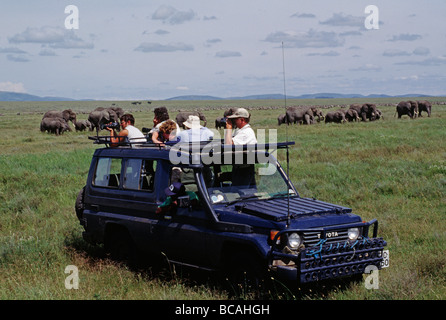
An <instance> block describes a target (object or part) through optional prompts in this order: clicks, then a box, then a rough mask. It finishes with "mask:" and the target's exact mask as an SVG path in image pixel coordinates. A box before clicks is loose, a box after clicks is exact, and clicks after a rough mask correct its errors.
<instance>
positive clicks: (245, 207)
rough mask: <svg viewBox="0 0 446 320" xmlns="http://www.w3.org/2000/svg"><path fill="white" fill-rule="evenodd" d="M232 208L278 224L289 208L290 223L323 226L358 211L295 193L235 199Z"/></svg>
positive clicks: (349, 219) (355, 217) (350, 217)
mask: <svg viewBox="0 0 446 320" xmlns="http://www.w3.org/2000/svg"><path fill="white" fill-rule="evenodd" d="M227 209H230V208H229V207H228V208H227ZM233 209H235V210H236V211H237V212H238V213H244V214H246V215H249V216H253V217H258V218H260V219H263V220H267V221H270V222H274V223H279V224H280V223H283V222H286V221H287V220H288V212H289V217H290V227H299V228H311V227H315V226H318V227H323V226H327V225H336V224H344V223H351V222H359V221H361V218H360V217H359V216H358V215H355V214H352V209H350V208H347V207H344V206H340V205H335V204H332V203H327V202H323V201H320V200H316V199H313V198H301V197H298V196H293V197H290V198H289V199H288V198H287V197H283V198H278V199H268V200H252V201H245V202H239V203H237V204H235V205H234V207H233ZM226 211H227V210H226Z"/></svg>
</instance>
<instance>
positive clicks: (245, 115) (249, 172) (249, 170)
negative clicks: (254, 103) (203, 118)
mask: <svg viewBox="0 0 446 320" xmlns="http://www.w3.org/2000/svg"><path fill="white" fill-rule="evenodd" d="M227 118H228V120H227V121H226V130H225V144H229V145H235V146H237V145H246V144H257V138H256V135H255V133H254V130H253V129H252V128H251V126H250V125H249V120H250V114H249V112H248V110H246V109H244V108H238V109H237V110H236V111H235V112H234V113H233V114H232V115H230V116H228V117H227ZM234 126H235V127H236V128H237V129H236V130H234V133H232V129H233V127H234ZM254 169H255V167H254V164H253V163H241V164H240V163H235V164H233V166H232V186H233V187H235V188H237V187H244V188H252V187H255V185H256V181H255V170H254Z"/></svg>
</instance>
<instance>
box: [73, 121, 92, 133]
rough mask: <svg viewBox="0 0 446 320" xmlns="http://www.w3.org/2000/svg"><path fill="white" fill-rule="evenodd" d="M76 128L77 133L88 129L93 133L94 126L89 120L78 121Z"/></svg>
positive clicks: (75, 124)
mask: <svg viewBox="0 0 446 320" xmlns="http://www.w3.org/2000/svg"><path fill="white" fill-rule="evenodd" d="M74 127H75V128H76V131H84V130H87V129H89V131H93V126H92V124H91V122H90V121H88V120H76V122H75V123H74Z"/></svg>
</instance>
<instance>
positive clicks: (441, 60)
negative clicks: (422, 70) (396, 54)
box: [395, 56, 446, 67]
mask: <svg viewBox="0 0 446 320" xmlns="http://www.w3.org/2000/svg"><path fill="white" fill-rule="evenodd" d="M395 64H396V65H415V66H425V67H432V66H442V65H446V56H441V57H433V58H428V59H425V60H422V61H404V62H397V63H395Z"/></svg>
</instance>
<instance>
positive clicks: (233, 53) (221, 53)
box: [215, 50, 242, 58]
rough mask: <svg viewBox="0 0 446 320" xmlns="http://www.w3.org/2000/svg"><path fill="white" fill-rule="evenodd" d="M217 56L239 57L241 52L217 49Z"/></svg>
mask: <svg viewBox="0 0 446 320" xmlns="http://www.w3.org/2000/svg"><path fill="white" fill-rule="evenodd" d="M215 56H216V57H217V58H231V57H241V56H242V54H241V53H240V52H237V51H226V50H223V51H219V52H217V53H216V54H215Z"/></svg>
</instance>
